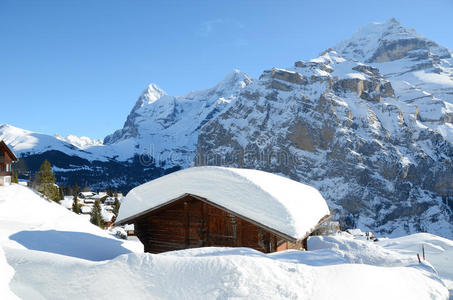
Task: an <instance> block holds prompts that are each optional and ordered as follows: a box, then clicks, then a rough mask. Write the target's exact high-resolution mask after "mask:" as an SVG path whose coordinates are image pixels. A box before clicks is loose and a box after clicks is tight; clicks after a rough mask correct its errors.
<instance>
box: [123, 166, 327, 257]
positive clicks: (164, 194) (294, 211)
mask: <svg viewBox="0 0 453 300" xmlns="http://www.w3.org/2000/svg"><path fill="white" fill-rule="evenodd" d="M329 215H330V212H329V208H328V206H327V204H326V201H325V200H324V198H323V197H322V196H321V194H320V193H319V192H318V190H316V189H315V188H313V187H310V186H308V185H305V184H302V183H299V182H296V181H293V180H291V179H288V178H285V177H282V176H278V175H275V174H271V173H267V172H263V171H258V170H249V169H235V168H223V167H195V168H189V169H185V170H182V171H178V172H174V173H171V174H169V175H166V176H163V177H160V178H158V179H155V180H153V181H150V182H148V183H145V184H142V185H140V186H138V187H136V188H134V189H132V190H131V191H130V192H129V193H128V194H127V196H126V198H125V201H124V202H123V204H122V205H121V208H120V212H119V215H118V218H117V221H116V225H123V224H134V225H135V233H136V235H137V237H138V238H139V239H140V241H141V242H142V243H143V244H144V246H145V251H146V252H151V253H161V252H165V251H171V250H180V249H186V248H195V247H205V246H220V247H222V246H223V247H249V248H253V249H256V250H259V251H262V252H265V253H270V252H275V251H280V250H285V249H290V248H292V249H306V241H307V238H308V236H309V235H310V233H312V232H313V231H314V230H315V229H316V228H318V227H319V226H320V225H321V224H322V223H323V222H324V221H325V220H327V219H328V218H329Z"/></svg>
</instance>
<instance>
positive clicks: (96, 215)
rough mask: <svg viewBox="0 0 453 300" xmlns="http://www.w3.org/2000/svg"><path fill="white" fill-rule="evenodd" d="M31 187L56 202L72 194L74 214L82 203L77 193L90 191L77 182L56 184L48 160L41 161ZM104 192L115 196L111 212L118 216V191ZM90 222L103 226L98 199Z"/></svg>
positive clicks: (78, 210)
mask: <svg viewBox="0 0 453 300" xmlns="http://www.w3.org/2000/svg"><path fill="white" fill-rule="evenodd" d="M15 174H16V177H15V182H16V183H17V181H18V180H17V173H15ZM32 187H33V188H35V189H36V190H37V191H38V192H40V193H41V194H42V195H44V197H45V198H47V199H49V200H52V201H55V202H57V203H59V202H60V200H63V199H64V196H72V197H73V198H72V200H73V204H72V211H73V212H74V213H76V214H80V213H81V206H82V205H81V204H80V203H79V198H78V196H79V193H80V192H82V191H83V192H89V191H90V189H89V187H88V186H86V185H85V186H84V187H83V189H82V190H81V189H80V188H79V186H78V184H77V183H75V184H74V186H64V187H60V186H58V185H57V184H56V178H55V175H54V173H53V171H52V165H51V164H50V162H49V161H48V160H45V161H44V162H43V163H42V165H41V167H40V169H39V172H38V173H37V174H36V177H35V180H33V183H32ZM105 192H106V194H107V195H108V196H109V197H114V198H115V201H114V204H113V211H112V212H113V214H114V215H115V216H118V212H119V208H120V205H121V203H120V201H119V199H118V191H117V190H114V191H112V189H111V188H110V187H107V188H106V190H105ZM90 222H91V223H93V224H94V225H96V226H99V227H101V228H104V227H105V222H104V219H103V218H102V208H101V203H100V200H99V199H96V200H95V202H94V205H93V207H92V210H91V213H90Z"/></svg>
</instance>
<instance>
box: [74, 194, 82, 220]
mask: <svg viewBox="0 0 453 300" xmlns="http://www.w3.org/2000/svg"><path fill="white" fill-rule="evenodd" d="M72 211H73V212H75V213H76V214H78V215H80V205H79V203H78V202H77V194H74V197H73V198H72Z"/></svg>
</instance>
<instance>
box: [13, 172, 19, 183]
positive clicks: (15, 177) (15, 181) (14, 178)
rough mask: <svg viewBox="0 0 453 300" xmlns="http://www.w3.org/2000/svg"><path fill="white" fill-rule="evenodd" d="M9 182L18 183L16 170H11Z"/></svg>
mask: <svg viewBox="0 0 453 300" xmlns="http://www.w3.org/2000/svg"><path fill="white" fill-rule="evenodd" d="M11 182H12V183H19V178H18V176H17V171H14V172H13V176H12V177H11Z"/></svg>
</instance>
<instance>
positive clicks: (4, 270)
mask: <svg viewBox="0 0 453 300" xmlns="http://www.w3.org/2000/svg"><path fill="white" fill-rule="evenodd" d="M0 270H1V272H0V295H1V296H2V298H3V299H5V298H6V299H18V298H17V297H16V295H14V293H13V292H12V291H11V290H10V287H9V281H10V280H11V279H12V278H13V275H14V269H13V268H12V267H11V266H10V265H8V263H7V261H6V257H5V254H4V253H3V249H2V248H1V247H0Z"/></svg>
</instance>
